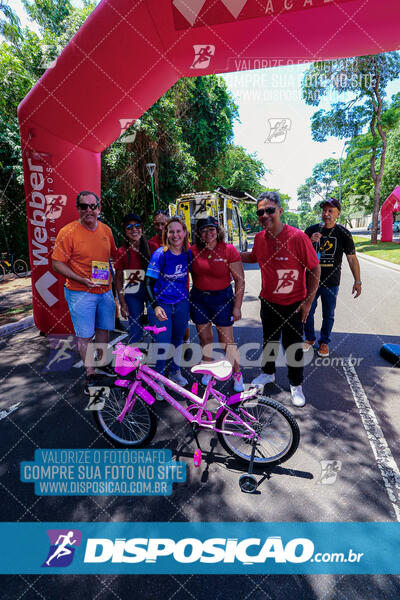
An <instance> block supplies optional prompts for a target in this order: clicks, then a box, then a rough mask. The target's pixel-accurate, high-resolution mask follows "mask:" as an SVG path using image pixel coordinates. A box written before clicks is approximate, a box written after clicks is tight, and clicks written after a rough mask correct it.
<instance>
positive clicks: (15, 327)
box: [0, 316, 35, 337]
mask: <svg viewBox="0 0 400 600" xmlns="http://www.w3.org/2000/svg"><path fill="white" fill-rule="evenodd" d="M34 324H35V323H34V320H33V316H30V317H24V318H23V319H20V320H19V321H15V323H6V324H5V325H1V326H0V337H2V336H5V335H10V334H11V333H15V332H17V331H23V330H24V329H27V328H28V327H32V326H33V325H34Z"/></svg>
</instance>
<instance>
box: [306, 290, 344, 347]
mask: <svg viewBox="0 0 400 600" xmlns="http://www.w3.org/2000/svg"><path fill="white" fill-rule="evenodd" d="M338 291H339V286H338V285H337V286H334V287H325V286H324V285H321V286H320V287H319V288H318V291H317V293H316V294H315V298H314V302H313V303H312V305H311V309H310V312H309V315H308V318H307V321H306V324H305V325H304V333H305V337H306V340H309V341H310V342H313V341H315V340H316V336H315V329H314V313H315V309H316V308H317V302H318V298H319V297H321V303H322V327H321V335H320V338H319V340H318V342H319V343H320V344H329V342H330V341H331V338H330V335H331V331H332V327H333V323H334V320H335V318H334V317H335V308H336V298H337V295H338Z"/></svg>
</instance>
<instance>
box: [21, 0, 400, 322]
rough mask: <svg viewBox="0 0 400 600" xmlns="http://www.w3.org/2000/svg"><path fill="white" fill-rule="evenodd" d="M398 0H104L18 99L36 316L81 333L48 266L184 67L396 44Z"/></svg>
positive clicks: (261, 62)
mask: <svg viewBox="0 0 400 600" xmlns="http://www.w3.org/2000/svg"><path fill="white" fill-rule="evenodd" d="M398 2H399V0H385V1H384V2H382V0H368V1H367V2H366V1H365V0H138V1H137V2H132V0H103V1H102V2H101V3H100V4H99V5H98V7H97V8H96V10H95V11H94V12H93V13H92V14H91V15H90V17H89V18H88V19H87V21H86V22H85V23H84V25H83V26H82V27H81V29H80V30H79V31H78V33H77V34H76V35H75V37H74V38H73V39H72V40H71V42H70V43H69V44H68V46H67V47H66V48H65V49H64V50H63V52H62V53H61V55H60V56H59V58H58V59H57V61H56V64H55V66H54V67H53V68H50V69H48V70H47V71H46V72H45V74H44V75H43V77H42V78H41V79H40V80H39V81H38V82H37V84H36V85H35V87H34V88H33V89H32V90H31V92H30V93H29V94H28V95H27V97H26V98H25V99H24V100H23V102H22V103H21V105H20V106H19V111H18V115H19V122H20V130H21V142H22V152H23V164H24V173H25V192H26V205H27V222H28V234H29V244H30V259H31V266H32V284H33V310H34V318H35V323H36V325H37V327H38V328H39V329H41V330H42V331H45V332H52V333H64V332H70V331H72V324H71V322H70V319H69V316H68V310H66V304H65V301H64V294H63V278H61V277H60V276H59V275H57V274H55V273H53V271H52V270H51V266H50V265H51V259H50V256H51V251H52V247H53V245H54V240H55V237H56V234H57V232H58V230H59V229H60V228H61V227H63V226H64V225H65V224H66V223H68V222H69V221H71V220H73V219H75V218H77V212H76V209H75V198H76V194H77V192H78V191H80V190H84V189H86V190H93V191H94V192H96V193H98V194H99V193H100V153H101V152H102V151H103V150H104V149H105V148H107V146H109V144H111V143H112V142H113V141H114V140H116V139H117V138H118V137H119V136H120V135H121V132H122V131H123V130H124V129H125V128H126V127H127V125H128V124H130V123H132V122H133V121H135V120H136V119H137V118H139V117H140V116H141V115H142V114H143V113H144V112H145V111H146V110H147V109H148V108H149V107H150V106H151V105H152V104H153V103H154V102H155V101H156V100H157V99H158V98H159V97H160V96H161V95H162V94H164V92H166V91H167V90H168V89H169V88H170V87H171V86H172V85H173V84H174V83H175V82H176V81H177V80H178V79H179V78H180V77H187V76H194V75H207V74H209V73H226V72H230V71H236V70H244V69H253V68H262V67H270V66H276V65H284V64H293V63H297V62H312V61H315V60H322V59H332V58H338V57H350V56H356V55H363V54H375V53H379V52H385V51H389V50H393V49H396V48H397V47H398V41H399V28H398V16H399V4H398Z"/></svg>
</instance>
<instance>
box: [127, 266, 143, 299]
mask: <svg viewBox="0 0 400 600" xmlns="http://www.w3.org/2000/svg"><path fill="white" fill-rule="evenodd" d="M144 275H145V273H144V270H143V269H132V270H131V269H126V270H125V276H126V280H125V288H124V293H125V294H137V292H138V291H139V289H140V284H141V283H142V281H144Z"/></svg>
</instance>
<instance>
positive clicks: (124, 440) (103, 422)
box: [93, 387, 157, 448]
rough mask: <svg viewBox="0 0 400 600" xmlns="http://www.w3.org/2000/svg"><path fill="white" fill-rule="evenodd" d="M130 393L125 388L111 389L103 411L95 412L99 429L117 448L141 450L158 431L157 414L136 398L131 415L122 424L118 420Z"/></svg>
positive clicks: (128, 414) (126, 416)
mask: <svg viewBox="0 0 400 600" xmlns="http://www.w3.org/2000/svg"><path fill="white" fill-rule="evenodd" d="M127 395H128V391H127V390H126V389H123V388H118V387H116V388H110V395H109V397H108V398H107V400H106V401H105V403H104V406H103V408H102V409H101V410H96V411H93V416H94V420H95V423H96V425H97V427H98V428H99V429H100V431H102V432H103V433H104V435H105V436H106V437H107V438H108V439H109V440H110V441H111V442H113V444H116V445H117V446H123V447H129V448H139V447H140V446H143V445H144V444H146V443H148V442H150V441H151V440H152V439H153V437H154V434H155V432H156V429H157V419H156V416H155V414H154V413H153V412H152V411H151V410H149V408H148V407H147V405H146V404H145V403H144V402H143V400H141V398H138V397H136V401H135V404H134V406H133V408H132V411H131V412H130V413H126V415H125V417H124V419H123V421H122V423H120V422H119V421H118V420H117V417H118V415H119V414H121V412H122V409H123V408H124V406H125V400H126V397H127Z"/></svg>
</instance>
